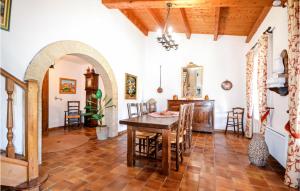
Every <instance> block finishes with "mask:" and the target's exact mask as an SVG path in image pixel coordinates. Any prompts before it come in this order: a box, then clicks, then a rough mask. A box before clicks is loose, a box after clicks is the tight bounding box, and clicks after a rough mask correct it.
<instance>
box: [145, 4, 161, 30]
mask: <svg viewBox="0 0 300 191" xmlns="http://www.w3.org/2000/svg"><path fill="white" fill-rule="evenodd" d="M147 12H148V14H149V15H150V16H151V17H152V18H153V20H154V21H155V23H156V24H157V25H158V26H159V27H160V28H161V29H162V30H163V28H164V21H163V20H162V19H161V18H160V17H158V15H157V14H156V13H155V12H154V10H153V9H147Z"/></svg>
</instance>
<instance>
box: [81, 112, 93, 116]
mask: <svg viewBox="0 0 300 191" xmlns="http://www.w3.org/2000/svg"><path fill="white" fill-rule="evenodd" d="M93 114H94V113H83V114H82V115H83V116H91V115H93Z"/></svg>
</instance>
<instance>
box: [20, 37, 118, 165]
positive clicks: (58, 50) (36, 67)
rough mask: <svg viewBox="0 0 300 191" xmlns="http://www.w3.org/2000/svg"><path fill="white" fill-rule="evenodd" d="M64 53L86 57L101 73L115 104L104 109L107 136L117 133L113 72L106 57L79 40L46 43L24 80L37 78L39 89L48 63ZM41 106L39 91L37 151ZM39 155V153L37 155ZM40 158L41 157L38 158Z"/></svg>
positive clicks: (32, 62)
mask: <svg viewBox="0 0 300 191" xmlns="http://www.w3.org/2000/svg"><path fill="white" fill-rule="evenodd" d="M65 55H76V56H79V57H81V58H84V59H86V60H87V61H88V62H89V63H91V64H92V65H93V66H94V68H95V70H96V72H97V73H99V74H100V75H101V78H102V80H103V83H104V89H105V92H106V95H107V96H109V97H111V98H112V100H113V103H114V104H115V105H116V106H117V107H115V108H110V109H107V110H106V111H105V123H106V124H107V125H108V126H109V127H110V128H109V137H114V136H117V135H118V125H117V119H118V88H117V82H116V79H115V76H114V73H113V71H112V69H111V67H110V65H109V64H108V62H107V61H106V59H105V58H104V57H103V56H102V55H101V54H100V53H99V52H98V51H97V50H95V49H94V48H92V47H91V46H89V45H86V44H84V43H82V42H79V41H71V40H66V41H58V42H54V43H52V44H49V45H47V46H46V47H45V48H43V49H42V50H40V51H39V52H38V53H37V54H36V55H35V56H34V58H33V59H32V61H31V63H30V64H29V66H28V68H27V70H26V73H25V80H30V79H33V80H37V81H38V84H39V90H41V88H42V83H43V79H44V76H45V74H46V72H47V70H48V69H49V67H50V65H52V64H54V63H55V61H56V60H58V59H60V58H61V57H62V56H65ZM41 114H42V107H41V91H39V100H38V129H39V143H40V144H39V153H41V143H42V142H41V134H42V120H41V116H42V115H41ZM39 156H40V157H41V155H39ZM40 159H41V158H40Z"/></svg>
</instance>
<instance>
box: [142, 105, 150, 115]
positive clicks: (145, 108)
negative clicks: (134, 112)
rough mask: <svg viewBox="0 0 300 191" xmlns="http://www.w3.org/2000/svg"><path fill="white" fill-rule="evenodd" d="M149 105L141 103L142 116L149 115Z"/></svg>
mask: <svg viewBox="0 0 300 191" xmlns="http://www.w3.org/2000/svg"><path fill="white" fill-rule="evenodd" d="M148 105H149V104H147V103H140V114H141V115H147V114H148V113H149V107H148Z"/></svg>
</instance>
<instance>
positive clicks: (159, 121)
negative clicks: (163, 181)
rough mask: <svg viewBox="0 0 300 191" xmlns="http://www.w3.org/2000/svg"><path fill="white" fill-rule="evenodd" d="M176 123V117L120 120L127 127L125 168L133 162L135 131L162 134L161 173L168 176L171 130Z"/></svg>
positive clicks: (146, 117)
mask: <svg viewBox="0 0 300 191" xmlns="http://www.w3.org/2000/svg"><path fill="white" fill-rule="evenodd" d="M177 123H178V117H167V118H157V117H151V116H149V115H144V116H141V117H134V118H131V119H125V120H120V124H123V125H127V166H133V165H134V161H135V131H136V130H139V131H147V132H154V133H161V134H162V173H163V174H164V175H169V173H170V169H171V143H170V133H171V129H172V128H173V127H175V126H176V125H177Z"/></svg>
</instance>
